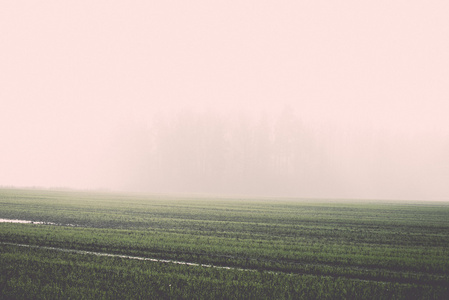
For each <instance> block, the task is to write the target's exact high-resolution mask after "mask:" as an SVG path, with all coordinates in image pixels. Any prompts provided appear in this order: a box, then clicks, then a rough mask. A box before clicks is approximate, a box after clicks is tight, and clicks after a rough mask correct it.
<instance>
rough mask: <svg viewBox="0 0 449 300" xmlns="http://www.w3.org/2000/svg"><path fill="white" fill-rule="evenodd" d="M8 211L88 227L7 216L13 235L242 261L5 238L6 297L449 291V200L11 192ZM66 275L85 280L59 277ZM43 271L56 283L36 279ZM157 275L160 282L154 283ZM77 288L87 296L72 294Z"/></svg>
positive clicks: (435, 295) (411, 295) (3, 227)
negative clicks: (94, 254) (17, 221)
mask: <svg viewBox="0 0 449 300" xmlns="http://www.w3.org/2000/svg"><path fill="white" fill-rule="evenodd" d="M0 207H1V208H0V218H10V219H22V220H31V221H38V222H52V223H56V224H72V225H76V226H55V225H36V224H11V223H1V224H0V240H1V241H2V242H3V243H20V244H27V245H34V246H46V247H59V248H64V249H77V250H85V251H96V252H102V253H111V254H120V255H131V256H139V257H148V258H158V259H168V260H177V261H184V262H191V263H200V264H208V265H215V266H226V267H232V268H236V269H231V270H227V269H213V268H205V267H198V266H186V265H174V264H168V263H162V262H151V261H132V262H131V261H129V260H126V259H123V258H117V257H91V256H92V255H91V256H89V255H82V254H79V253H78V254H77V253H62V252H58V251H52V250H50V249H47V248H24V247H17V246H14V245H7V244H2V245H0V247H1V249H2V251H1V254H0V257H1V266H2V268H3V269H4V270H7V271H4V272H2V276H1V281H0V288H1V291H0V292H1V293H0V294H2V295H8V297H6V298H8V299H9V298H10V297H12V295H16V296H14V297H17V298H21V299H23V298H28V299H32V298H33V299H35V298H36V297H37V298H45V297H47V296H48V295H50V296H48V297H47V298H55V297H56V298H67V297H68V296H69V295H71V296H70V297H73V298H75V299H77V298H83V296H80V295H84V296H85V297H88V298H89V297H90V298H98V297H100V298H101V297H106V298H114V297H113V296H112V295H121V296H120V298H135V297H134V296H135V295H134V294H132V293H130V292H129V291H131V290H135V291H137V290H138V291H139V293H140V294H139V295H142V297H147V298H148V297H149V298H161V297H164V298H167V297H168V298H184V299H189V298H220V299H229V298H254V299H256V298H257V299H260V298H271V299H274V298H276V299H279V298H293V299H301V298H303V299H310V298H320V299H323V298H324V299H325V298H328V299H336V298H342V299H345V298H359V299H366V298H371V299H373V298H377V299H390V298H391V299H445V298H447V297H448V295H449V292H448V286H449V250H448V249H449V217H448V216H449V204H447V203H442V202H408V203H404V202H394V201H389V202H387V201H384V202H378V201H371V202H370V201H349V200H338V201H337V200H312V199H310V200H307V199H303V200H295V199H237V198H232V199H226V198H207V197H203V198H187V197H186V198H181V197H165V196H146V195H138V194H113V193H87V192H61V191H36V190H0ZM123 265H126V267H123ZM241 269H249V270H252V271H251V272H249V271H242V270H241ZM92 270H100V271H99V272H93V271H92ZM61 272H63V273H64V272H66V273H67V274H72V275H71V276H69V278H72V277H74V276H75V277H76V280H72V279H73V278H72V279H67V276H63V277H62V278H59V276H61V275H60V273H61ZM41 273H42V274H43V273H45V276H44V277H45V278H47V281H45V282H43V281H42V280H35V278H41V277H39V275H38V274H41ZM64 274H65V273H64ZM102 274H103V275H102ZM105 274H109V275H105ZM111 274H115V275H111ZM150 277H151V284H143V282H145V280H148V278H150ZM50 283H51V284H50ZM104 286H110V287H111V288H110V289H107V288H102V287H104ZM131 287H132V288H131ZM30 289H32V291H31V290H30ZM75 290H80V291H84V293H81V294H79V295H78V296H76V295H75V294H71V293H72V292H71V291H75ZM33 291H34V292H33ZM111 291H114V293H115V294H110V292H111ZM46 295H47V296H46ZM264 295H265V296H264ZM96 296H98V297H96ZM14 297H13V298H14ZM138 298H140V297H138Z"/></svg>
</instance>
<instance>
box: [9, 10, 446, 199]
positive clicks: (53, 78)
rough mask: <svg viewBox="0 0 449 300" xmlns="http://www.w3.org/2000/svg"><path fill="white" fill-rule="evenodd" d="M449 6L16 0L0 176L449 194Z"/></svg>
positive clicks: (360, 194) (17, 182) (241, 190)
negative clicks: (37, 0)
mask: <svg viewBox="0 0 449 300" xmlns="http://www.w3.org/2000/svg"><path fill="white" fill-rule="evenodd" d="M448 10H449V5H448V4H447V3H446V2H445V1H434V2H432V3H424V2H422V1H407V2H406V3H405V2H400V1H398V2H394V3H391V2H384V1H377V2H376V3H369V4H367V3H361V2H360V1H345V3H344V4H342V3H324V2H322V1H314V2H307V1H283V2H282V3H279V2H278V1H262V2H261V1H244V2H239V3H237V2H236V3H232V2H210V1H188V2H185V1H184V2H183V1H174V2H170V3H165V2H164V3H146V2H141V1H136V2H127V3H125V2H121V1H96V2H95V3H91V2H90V1H76V2H75V1H73V2H59V1H48V2H46V3H35V2H33V1H13V2H10V3H7V4H2V9H1V11H0V36H1V37H2V38H1V39H0V70H1V71H0V83H1V86H0V186H15V187H44V188H61V187H64V188H80V189H110V190H124V191H137V192H150V193H188V194H214V195H254V196H282V197H284V196H288V197H326V198H371V199H405V200H407V199H408V200H413V199H422V200H449V184H448V182H449V155H448V153H449V121H448V118H447V112H448V111H449V73H448V70H449V56H448V55H447V53H449V42H448V39H447V36H449V19H448V18H447V13H446V12H447V11H448Z"/></svg>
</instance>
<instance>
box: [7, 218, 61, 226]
mask: <svg viewBox="0 0 449 300" xmlns="http://www.w3.org/2000/svg"><path fill="white" fill-rule="evenodd" d="M0 223H20V224H44V225H57V224H56V223H53V222H39V221H29V220H19V219H0Z"/></svg>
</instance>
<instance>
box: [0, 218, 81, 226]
mask: <svg viewBox="0 0 449 300" xmlns="http://www.w3.org/2000/svg"><path fill="white" fill-rule="evenodd" d="M0 223H18V224H37V225H58V226H70V227H77V226H79V225H76V224H61V223H54V222H41V221H30V220H19V219H2V218H0Z"/></svg>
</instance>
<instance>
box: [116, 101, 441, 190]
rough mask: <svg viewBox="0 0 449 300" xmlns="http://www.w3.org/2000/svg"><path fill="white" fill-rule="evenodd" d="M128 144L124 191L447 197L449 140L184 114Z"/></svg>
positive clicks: (285, 118) (159, 120) (292, 119)
mask: <svg viewBox="0 0 449 300" xmlns="http://www.w3.org/2000/svg"><path fill="white" fill-rule="evenodd" d="M120 140H121V141H120V143H119V144H120V146H119V147H118V149H119V150H118V151H119V152H120V153H118V154H119V156H120V157H122V158H124V159H123V160H120V164H121V166H120V170H121V172H123V175H124V178H126V179H127V181H126V182H125V183H124V184H125V185H126V187H127V188H130V189H133V190H141V191H149V192H172V193H173V192H175V193H217V194H218V193H224V194H252V195H267V196H274V195H279V196H302V197H308V196H310V197H371V198H376V197H383V198H417V197H427V196H429V193H430V194H432V193H433V192H436V191H440V190H444V189H445V184H444V183H443V182H441V178H447V176H448V175H449V172H448V170H449V162H448V159H447V155H446V153H447V150H449V142H448V139H446V140H444V139H437V138H433V137H426V135H424V134H421V135H414V134H400V133H393V132H391V131H386V130H380V129H379V130H377V129H372V130H361V129H359V128H355V127H346V128H344V129H343V128H335V127H333V126H329V125H327V126H326V125H322V126H319V125H316V124H314V125H312V124H307V123H306V122H304V121H303V120H302V119H301V118H300V117H299V116H298V115H297V114H295V113H293V112H292V111H291V110H288V109H284V111H283V112H282V113H280V114H279V115H278V116H277V117H272V116H267V115H261V116H259V117H254V118H248V117H246V116H243V115H241V116H238V115H237V116H232V117H229V116H223V115H220V114H210V113H208V114H205V113H197V112H183V113H179V114H177V115H176V116H175V117H173V116H172V117H170V118H169V117H165V118H164V117H156V118H153V119H151V120H149V122H148V124H140V125H138V126H134V127H133V128H131V129H128V130H127V131H123V132H122V137H121V139H120ZM435 179H436V181H435Z"/></svg>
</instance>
